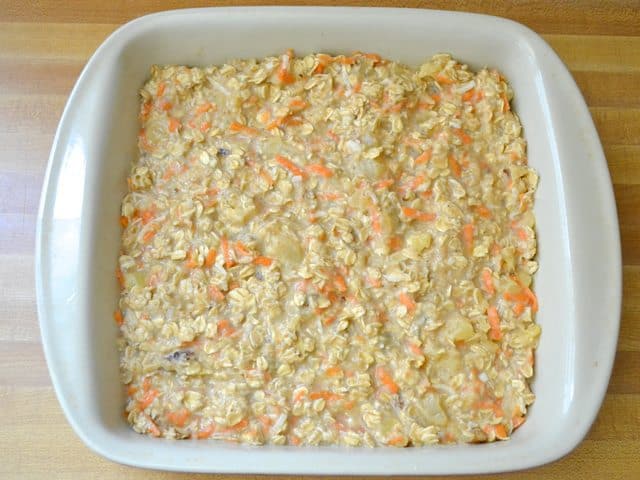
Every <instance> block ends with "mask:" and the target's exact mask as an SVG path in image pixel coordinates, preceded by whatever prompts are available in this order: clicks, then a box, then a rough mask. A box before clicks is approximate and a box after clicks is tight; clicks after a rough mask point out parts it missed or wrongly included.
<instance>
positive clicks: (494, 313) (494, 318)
mask: <svg viewBox="0 0 640 480" xmlns="http://www.w3.org/2000/svg"><path fill="white" fill-rule="evenodd" d="M487 316H488V319H489V326H490V327H491V330H489V338H490V339H491V340H500V339H501V338H502V330H501V329H500V317H499V316H498V310H497V309H496V307H494V306H493V305H491V306H490V307H489V308H488V309H487Z"/></svg>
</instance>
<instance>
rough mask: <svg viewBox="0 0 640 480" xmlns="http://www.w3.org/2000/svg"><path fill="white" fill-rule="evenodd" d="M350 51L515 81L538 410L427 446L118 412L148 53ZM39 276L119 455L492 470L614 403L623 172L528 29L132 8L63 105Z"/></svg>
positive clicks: (53, 358)
mask: <svg viewBox="0 0 640 480" xmlns="http://www.w3.org/2000/svg"><path fill="white" fill-rule="evenodd" d="M287 48H294V49H295V50H296V52H299V53H300V54H304V53H308V52H317V51H325V52H331V53H349V52H351V51H354V50H362V51H368V52H376V53H379V54H380V55H382V56H384V57H387V58H391V59H395V60H397V61H401V62H405V63H407V64H410V65H417V64H419V63H420V62H421V61H424V60H425V59H428V58H429V57H430V56H431V55H432V54H434V53H437V52H448V53H451V54H452V55H453V56H454V57H455V58H457V59H459V60H460V61H462V62H465V63H468V64H469V65H470V66H471V67H472V68H476V69H477V68H480V67H482V66H490V67H495V68H497V69H499V70H500V71H501V72H502V73H503V74H504V75H505V77H506V78H507V79H508V81H509V82H510V84H511V85H512V87H513V89H514V91H515V94H516V97H515V98H516V99H515V103H514V105H513V107H514V110H515V111H516V112H517V113H518V115H519V116H520V118H521V121H522V124H523V126H524V131H525V137H526V139H527V141H528V145H529V150H528V153H529V161H530V165H531V166H532V167H533V168H535V169H536V170H537V171H538V172H539V174H540V179H541V180H540V185H539V188H538V193H537V198H536V205H535V212H536V217H537V233H538V239H539V255H538V260H539V262H540V270H539V272H538V274H537V275H536V278H535V281H536V292H537V294H538V298H539V302H540V312H539V314H538V317H537V321H538V323H539V324H540V325H541V327H542V332H543V333H542V337H541V340H540V346H539V348H538V350H537V358H536V376H535V380H534V382H533V390H534V392H535V393H536V396H537V400H536V402H535V404H534V406H533V408H531V410H530V412H529V415H528V421H527V423H526V424H525V425H524V426H523V427H522V428H520V429H519V430H518V431H517V432H516V433H515V434H514V436H513V438H512V439H511V440H509V441H506V442H497V443H493V444H480V445H451V446H437V447H424V448H408V449H393V448H378V449H345V448H338V447H335V448H334V447H331V448H328V447H326V448H295V447H253V448H252V447H244V446H238V445H229V444H219V443H215V442H208V441H189V440H187V441H167V440H159V439H154V438H150V437H147V436H142V435H139V434H137V433H135V432H133V430H131V428H130V427H129V426H128V424H127V423H126V421H125V419H124V418H123V416H122V411H123V404H124V398H123V395H122V393H121V385H120V380H119V376H118V351H117V348H116V335H117V328H116V326H115V324H114V322H113V320H112V312H113V309H114V305H116V300H117V297H118V286H117V283H116V282H115V279H114V273H113V272H114V266H115V265H116V259H117V255H118V248H119V241H120V231H119V229H118V227H117V225H118V216H119V208H120V200H121V198H122V195H123V194H124V192H125V189H126V184H125V178H126V175H127V173H128V170H129V166H130V163H131V160H132V159H133V158H135V156H136V135H137V131H138V120H137V109H138V89H139V88H140V86H141V85H142V84H143V82H144V80H145V79H146V78H147V76H148V72H149V67H150V66H151V65H152V64H156V63H157V64H168V63H176V64H188V65H207V64H216V63H221V62H223V61H225V60H227V59H231V58H243V57H263V56H266V55H270V54H277V53H279V52H283V51H285V50H286V49H287ZM36 239H37V245H36V288H37V302H38V312H39V317H40V325H41V331H42V339H43V343H44V348H45V354H46V357H47V362H48V365H49V371H50V373H51V377H52V380H53V384H54V387H55V389H56V393H57V395H58V399H59V401H60V403H61V405H62V408H63V410H64V412H65V414H66V416H67V418H68V420H69V422H70V423H71V425H72V426H73V428H74V429H75V431H76V432H77V433H78V435H79V436H80V437H81V438H82V440H83V441H84V442H85V443H86V444H87V445H88V446H89V447H90V448H92V449H93V450H95V451H96V452H98V453H100V454H101V455H104V456H105V457H107V458H109V459H112V460H114V461H117V462H120V463H124V464H129V465H134V466H138V467H145V468H156V469H165V470H179V471H193V472H224V473H227V472H228V473H285V474H378V475H390V474H443V473H449V474H453V473H489V472H497V471H504V470H515V469H522V468H528V467H532V466H535V465H540V464H543V463H546V462H549V461H552V460H555V459H558V458H560V457H562V456H563V455H565V454H567V453H568V452H570V451H571V450H572V449H573V448H574V447H575V446H576V445H577V444H578V443H579V442H580V441H581V439H582V438H583V437H584V435H585V434H586V433H587V431H588V429H589V427H590V426H591V424H592V422H593V421H594V419H595V416H596V414H597V412H598V409H599V407H600V404H601V402H602V399H603V396H604V393H605V390H606V387H607V383H608V379H609V375H610V373H611V368H612V363H613V358H614V354H615V347H616V341H617V335H618V327H619V314H620V299H621V259H620V242H619V236H618V223H617V216H616V210H615V204H614V199H613V193H612V187H611V181H610V178H609V174H608V171H607V166H606V162H605V158H604V155H603V152H602V147H601V145H600V142H599V140H598V136H597V133H596V130H595V128H594V125H593V122H592V120H591V118H590V116H589V111H588V109H587V107H586V105H585V103H584V100H583V99H582V97H581V95H580V93H579V91H578V88H577V87H576V85H575V83H574V81H573V79H572V78H571V76H570V74H569V73H568V71H567V69H566V68H565V67H564V65H563V64H562V63H561V61H560V60H559V59H558V57H557V56H556V55H555V53H554V52H553V51H552V50H551V48H550V47H549V46H548V45H547V44H546V43H545V42H544V41H543V40H542V39H541V38H540V37H538V36H537V35H536V34H535V33H533V32H532V31H530V30H528V29H527V28H525V27H523V26H521V25H519V24H517V23H514V22H511V21H507V20H503V19H499V18H494V17H488V16H482V15H474V14H464V13H451V12H442V11H429V10H408V9H397V10H396V9H374V8H362V9H354V8H288V7H287V8H284V7H282V8H280V7H267V8H211V9H202V10H182V11H172V12H165V13H160V14H155V15H150V16H147V17H143V18H140V19H138V20H135V21H133V22H131V23H129V24H127V25H125V26H123V27H122V28H120V29H119V30H117V31H116V32H115V33H114V34H112V35H111V36H110V37H109V38H108V39H107V40H106V41H105V42H104V43H103V45H102V46H101V47H100V48H99V49H98V51H97V52H96V53H95V54H94V55H93V57H92V58H91V60H90V61H89V63H88V64H87V66H86V67H85V69H84V71H83V73H82V75H81V76H80V79H79V80H78V82H77V84H76V86H75V88H74V90H73V92H72V94H71V96H70V98H69V101H68V103H67V106H66V108H65V110H64V113H63V116H62V119H61V121H60V125H59V127H58V131H57V134H56V138H55V141H54V145H53V148H52V151H51V157H50V159H49V165H48V169H47V174H46V179H45V183H44V190H43V194H42V200H41V205H40V211H39V215H38V231H37V236H36Z"/></svg>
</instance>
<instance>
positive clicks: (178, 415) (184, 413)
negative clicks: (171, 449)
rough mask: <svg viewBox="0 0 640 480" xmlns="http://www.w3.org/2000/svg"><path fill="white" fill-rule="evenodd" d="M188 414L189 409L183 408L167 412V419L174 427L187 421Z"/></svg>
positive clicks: (182, 425) (181, 425)
mask: <svg viewBox="0 0 640 480" xmlns="http://www.w3.org/2000/svg"><path fill="white" fill-rule="evenodd" d="M189 415H190V414H189V410H187V409H186V408H183V409H182V410H178V411H176V412H169V413H167V420H169V422H171V423H173V424H174V425H175V426H176V427H184V424H185V423H187V420H188V419H189Z"/></svg>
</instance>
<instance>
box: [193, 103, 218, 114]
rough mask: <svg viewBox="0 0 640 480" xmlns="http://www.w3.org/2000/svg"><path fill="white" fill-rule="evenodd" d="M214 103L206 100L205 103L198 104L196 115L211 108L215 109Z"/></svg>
mask: <svg viewBox="0 0 640 480" xmlns="http://www.w3.org/2000/svg"><path fill="white" fill-rule="evenodd" d="M215 107H216V106H215V104H213V103H210V102H207V103H203V104H202V105H198V107H197V108H196V115H202V114H203V113H206V112H208V111H209V110H211V109H215Z"/></svg>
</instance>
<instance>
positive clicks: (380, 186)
mask: <svg viewBox="0 0 640 480" xmlns="http://www.w3.org/2000/svg"><path fill="white" fill-rule="evenodd" d="M393 183H394V180H393V179H392V178H389V179H387V180H380V181H379V182H376V183H375V184H374V187H375V188H376V189H377V190H381V189H383V188H387V187H390V186H391V185H393Z"/></svg>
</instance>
